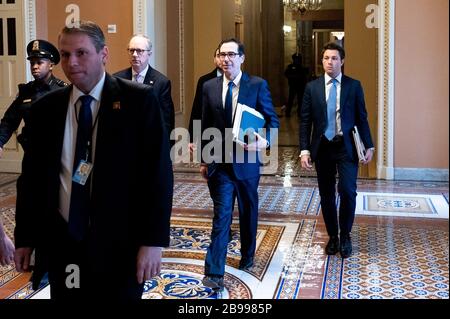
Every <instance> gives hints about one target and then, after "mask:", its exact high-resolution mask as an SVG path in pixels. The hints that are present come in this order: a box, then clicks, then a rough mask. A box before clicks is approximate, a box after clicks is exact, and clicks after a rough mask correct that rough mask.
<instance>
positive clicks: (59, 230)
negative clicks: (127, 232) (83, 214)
mask: <svg viewBox="0 0 450 319" xmlns="http://www.w3.org/2000/svg"><path fill="white" fill-rule="evenodd" d="M54 230H55V232H54V236H55V237H54V238H55V239H54V240H53V242H52V247H51V254H50V255H49V271H48V279H49V283H50V296H51V299H55V300H103V299H105V300H106V299H108V300H127V301H133V300H139V299H141V297H142V293H143V288H144V285H143V284H139V283H138V282H137V279H136V270H135V266H133V265H130V264H128V265H127V263H126V262H124V260H129V259H127V258H126V257H124V256H123V255H126V254H127V253H128V252H118V255H117V258H116V259H117V264H118V265H119V264H120V267H121V268H120V269H118V266H117V265H108V264H105V265H101V266H102V267H103V271H101V272H99V271H98V270H94V268H95V269H97V268H98V267H93V265H92V263H91V261H92V260H93V258H92V251H91V250H90V247H89V236H90V234H88V236H87V238H86V239H85V240H82V241H81V242H77V241H74V240H73V239H72V238H71V237H70V236H69V233H68V225H67V223H66V221H65V220H64V219H63V218H62V217H60V216H58V217H56V220H55V227H54ZM133 263H134V264H135V263H136V262H135V260H133ZM74 267H76V268H74ZM75 284H77V286H76V287H74V286H75Z"/></svg>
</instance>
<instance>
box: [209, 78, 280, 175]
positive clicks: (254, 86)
mask: <svg viewBox="0 0 450 319" xmlns="http://www.w3.org/2000/svg"><path fill="white" fill-rule="evenodd" d="M222 89H223V76H221V77H217V78H215V79H212V80H209V81H207V82H206V83H205V84H204V85H203V116H202V130H205V129H208V128H217V129H219V130H220V132H221V133H222V136H225V110H224V106H223V101H222ZM238 103H241V104H245V105H247V106H249V107H252V108H254V109H256V110H257V111H258V112H260V113H261V114H262V115H263V116H264V119H265V120H266V123H265V125H264V128H266V129H267V131H266V138H267V140H268V141H269V143H270V141H271V138H272V139H273V138H275V136H270V131H269V129H270V128H278V127H279V126H280V122H279V120H278V116H277V114H276V113H275V110H274V107H273V104H272V97H271V95H270V91H269V86H268V84H267V82H266V81H265V80H264V79H261V78H259V77H256V76H250V75H248V74H247V73H243V74H242V78H241V83H240V88H239V96H238ZM210 141H211V140H210ZM210 141H202V148H203V147H204V146H205V145H206V144H208V143H209V142H210ZM237 147H240V146H237ZM248 155H249V152H247V151H245V152H244V156H245V158H244V163H236V162H235V161H234V162H233V170H234V173H235V175H236V177H237V179H239V180H243V179H249V178H254V177H257V176H259V174H260V171H259V169H260V165H261V164H260V162H259V161H258V157H257V156H256V159H257V161H256V162H255V163H251V161H250V162H248V161H247V160H248V158H249V156H248ZM250 159H251V157H250ZM202 160H203V159H202ZM215 167H216V163H212V164H211V165H209V167H208V174H209V175H211V174H213V173H214V170H215Z"/></svg>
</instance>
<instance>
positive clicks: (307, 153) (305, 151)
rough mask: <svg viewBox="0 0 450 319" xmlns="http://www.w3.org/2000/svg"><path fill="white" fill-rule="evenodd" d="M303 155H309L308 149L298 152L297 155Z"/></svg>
mask: <svg viewBox="0 0 450 319" xmlns="http://www.w3.org/2000/svg"><path fill="white" fill-rule="evenodd" d="M304 155H308V156H311V153H310V151H308V150H302V151H301V152H300V156H299V157H302V156H304Z"/></svg>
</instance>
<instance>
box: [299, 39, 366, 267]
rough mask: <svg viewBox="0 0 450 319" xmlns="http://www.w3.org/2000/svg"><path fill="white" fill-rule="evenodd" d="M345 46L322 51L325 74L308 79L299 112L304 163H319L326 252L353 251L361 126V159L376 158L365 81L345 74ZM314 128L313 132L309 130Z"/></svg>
mask: <svg viewBox="0 0 450 319" xmlns="http://www.w3.org/2000/svg"><path fill="white" fill-rule="evenodd" d="M344 59H345V51H344V49H343V48H342V47H340V46H339V45H337V44H335V43H328V44H327V45H325V47H324V48H323V50H322V63H323V68H324V70H325V75H324V76H321V77H319V78H318V79H316V80H314V81H312V82H310V83H308V84H307V86H306V89H305V93H304V97H303V103H302V109H301V116H300V150H301V154H300V157H301V165H302V168H304V169H307V170H311V169H312V162H315V165H316V171H317V180H318V183H319V192H320V198H321V206H322V215H323V219H324V222H325V226H326V229H327V233H328V235H329V237H330V239H329V241H328V244H327V245H326V247H325V252H326V254H327V255H335V254H336V253H337V252H338V251H340V254H341V257H342V258H348V257H349V256H350V255H351V254H352V243H351V238H350V232H351V230H352V226H353V221H354V219H355V208H356V180H357V177H358V156H357V154H356V148H355V144H354V142H353V137H352V129H353V127H354V126H357V128H358V130H359V133H360V135H361V139H362V141H363V143H364V145H365V147H366V149H367V151H366V157H365V160H364V162H363V164H368V163H369V162H370V161H371V160H372V157H373V152H374V150H375V148H374V147H373V142H372V138H371V135H370V129H369V123H368V121H367V111H366V105H365V102H364V93H363V89H362V86H361V83H360V82H359V81H357V80H355V79H352V78H350V77H348V76H345V75H343V74H342V66H343V65H344ZM311 130H312V135H311ZM336 173H338V174H339V182H338V185H337V186H338V193H339V196H340V207H339V216H338V212H337V209H336Z"/></svg>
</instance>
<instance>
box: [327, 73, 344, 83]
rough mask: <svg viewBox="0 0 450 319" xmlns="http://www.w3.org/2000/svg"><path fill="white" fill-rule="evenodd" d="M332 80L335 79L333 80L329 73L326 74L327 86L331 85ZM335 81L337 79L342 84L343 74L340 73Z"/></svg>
mask: <svg viewBox="0 0 450 319" xmlns="http://www.w3.org/2000/svg"><path fill="white" fill-rule="evenodd" d="M332 79H333V78H332V77H331V76H329V75H328V74H327V73H325V84H328V83H330V81H331V80H332ZM335 79H336V80H337V81H338V82H339V83H341V81H342V72H341V73H339V75H338V76H337V77H335Z"/></svg>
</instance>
